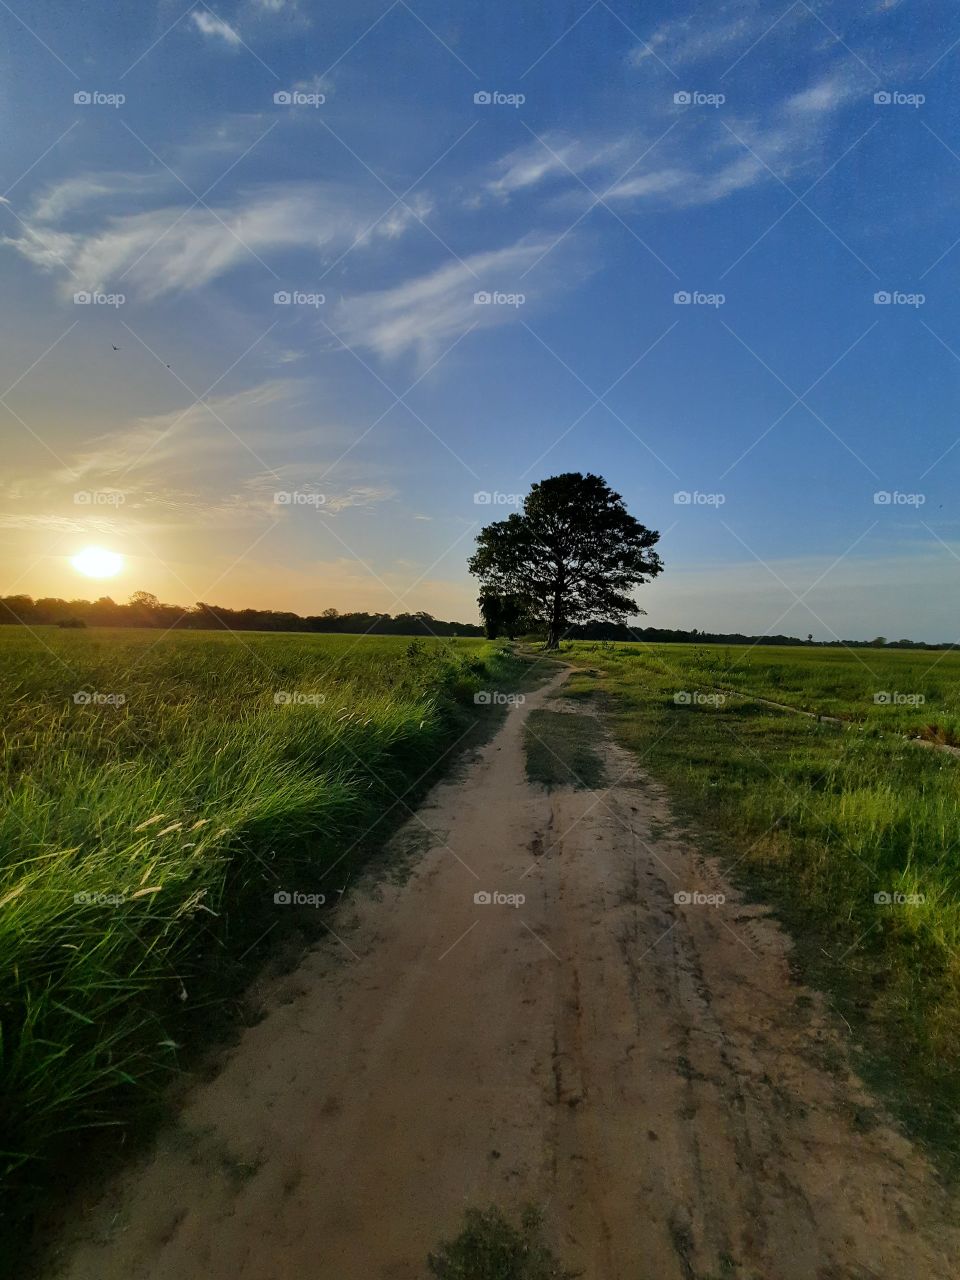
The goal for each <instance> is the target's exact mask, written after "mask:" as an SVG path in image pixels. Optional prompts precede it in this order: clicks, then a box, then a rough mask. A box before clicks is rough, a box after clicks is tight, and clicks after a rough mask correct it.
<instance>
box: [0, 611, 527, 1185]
mask: <svg viewBox="0 0 960 1280" xmlns="http://www.w3.org/2000/svg"><path fill="white" fill-rule="evenodd" d="M519 666H520V664H519V663H518V661H517V660H516V659H514V658H513V657H512V656H511V655H510V654H509V653H507V652H506V651H505V650H503V649H501V648H499V647H497V646H495V645H491V644H487V643H486V642H484V641H482V640H463V641H453V642H450V641H444V642H435V641H432V640H426V641H423V640H415V641H411V640H410V639H408V638H403V637H389V638H382V637H381V638H367V637H355V636H329V635H326V636H324V635H293V634H282V635H275V634H271V635H266V634H260V633H245V634H243V635H240V636H234V635H229V634H225V633H212V632H199V633H197V632H194V633H187V632H174V633H170V634H166V635H164V634H162V633H158V632H157V631H146V630H145V631H132V630H119V629H118V630H111V629H90V630H85V631H62V630H58V629H56V628H37V629H35V630H33V631H28V630H26V629H24V628H14V627H5V628H2V629H0V705H2V713H0V714H2V717H3V719H2V726H3V749H2V769H3V775H2V779H3V781H2V785H3V805H2V814H0V833H2V855H0V859H2V860H0V973H2V978H0V983H2V987H0V993H2V994H0V1009H2V1039H0V1098H2V1102H0V1130H2V1132H3V1134H4V1164H5V1166H6V1172H7V1174H8V1175H9V1174H10V1173H11V1172H13V1171H14V1170H16V1171H17V1181H18V1184H23V1183H27V1184H29V1183H30V1181H31V1179H32V1178H34V1177H39V1178H40V1179H41V1180H42V1177H43V1172H42V1170H43V1157H48V1156H49V1155H50V1154H51V1153H52V1151H53V1150H54V1149H55V1148H56V1145H57V1143H58V1142H59V1141H62V1139H63V1135H64V1134H69V1133H70V1132H73V1131H77V1130H83V1129H86V1128H89V1127H90V1126H98V1125H108V1124H112V1123H116V1121H117V1118H118V1116H120V1115H124V1114H125V1112H123V1110H122V1107H123V1106H129V1104H130V1103H131V1101H132V1102H133V1103H137V1104H138V1105H140V1106H142V1105H143V1104H144V1102H145V1100H146V1099H147V1098H149V1097H150V1096H151V1095H152V1093H153V1092H154V1091H156V1090H157V1089H158V1088H159V1086H160V1085H162V1084H163V1082H164V1081H165V1080H166V1079H167V1078H168V1077H169V1075H170V1072H171V1070H172V1069H174V1068H176V1067H177V1065H178V1064H179V1062H180V1045H179V1043H178V1036H179V1035H181V1031H182V1026H183V1021H184V1019H185V1018H187V1017H189V1016H190V1015H193V1016H194V1018H196V1016H197V1012H198V1011H203V1013H202V1017H203V1019H204V1020H206V1019H209V1018H213V1019H215V1016H216V1010H217V1007H218V1006H219V1005H222V1004H223V1002H224V1001H225V1000H227V999H229V998H230V996H231V995H232V994H234V993H235V991H236V989H237V983H238V982H239V981H240V980H241V979H242V977H243V973H244V970H243V967H242V963H241V962H242V960H243V957H244V955H245V953H248V952H250V951H251V949H253V950H254V954H256V951H255V949H256V944H257V941H258V939H259V938H261V937H262V935H263V934H264V933H265V932H267V931H269V930H271V928H273V927H276V926H277V924H278V922H280V923H283V922H284V921H286V920H288V919H289V918H290V916H291V915H292V914H293V912H291V909H290V907H288V906H286V903H285V901H284V899H283V897H282V896H281V899H280V901H279V902H275V900H274V895H275V894H280V895H284V894H289V893H299V894H303V895H307V897H308V898H310V897H313V898H317V897H319V895H324V896H325V897H326V898H327V899H328V900H329V899H331V898H332V899H333V900H336V892H337V890H338V889H339V888H341V887H342V886H343V884H344V882H345V880H346V879H348V877H349V873H350V871H351V869H352V868H354V867H355V866H356V865H358V863H359V861H360V860H361V859H362V857H363V856H364V855H365V854H367V853H369V851H370V850H371V849H373V848H374V847H375V846H376V843H377V841H378V839H381V840H382V836H383V835H384V834H385V832H386V831H387V830H388V829H389V828H390V826H391V825H393V824H396V823H397V822H399V821H401V820H402V819H403V818H404V817H406V816H407V813H408V809H407V805H408V804H409V803H410V802H412V801H415V800H416V798H417V795H418V792H420V791H422V790H423V787H424V785H425V780H427V779H429V778H430V776H431V775H432V772H433V771H434V769H435V767H436V766H437V765H438V764H439V763H440V762H441V761H442V760H443V758H444V757H445V756H446V755H447V754H448V753H452V751H453V750H454V749H455V748H456V746H457V745H458V743H459V742H460V741H461V740H462V739H463V738H464V735H468V736H469V733H470V731H471V726H474V725H475V724H476V722H477V720H478V718H479V719H481V720H482V719H483V717H484V716H486V717H488V718H489V717H490V716H493V717H496V715H497V712H496V711H495V710H489V711H486V710H485V711H484V712H482V713H477V712H475V711H474V704H473V694H474V691H476V690H479V689H481V688H482V687H484V684H485V683H487V682H489V681H492V680H496V681H498V683H497V684H496V685H494V686H493V687H499V688H503V687H509V685H505V684H504V682H505V681H509V679H510V678H511V676H513V675H515V674H516V673H517V672H518V670H519ZM488 687H489V684H488ZM398 798H399V799H398ZM306 910H310V908H309V907H307V908H306ZM118 1107H120V1108H121V1110H118ZM24 1166H25V1167H24Z"/></svg>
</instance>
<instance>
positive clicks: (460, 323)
mask: <svg viewBox="0 0 960 1280" xmlns="http://www.w3.org/2000/svg"><path fill="white" fill-rule="evenodd" d="M552 244H553V241H552V240H549V239H545V238H543V237H529V238H525V239H523V240H520V241H518V242H517V243H516V244H513V245H510V246H508V247H506V248H503V249H495V250H492V251H489V252H486V253H477V254H473V255H472V256H470V257H468V258H465V259H463V260H462V261H460V262H451V263H448V264H446V265H445V266H442V267H440V268H438V269H437V270H435V271H431V272H429V273H427V274H426V275H422V276H418V277H416V278H415V279H412V280H408V281H406V282H405V283H403V284H401V285H397V286H395V287H394V288H392V289H382V290H378V291H376V292H371V293H364V294H359V295H357V296H356V297H353V298H349V299H347V300H345V301H343V302H342V303H340V304H339V306H338V308H337V312H336V321H335V322H336V328H337V331H338V333H339V334H340V335H341V336H342V338H343V339H344V341H345V342H346V343H347V344H348V345H350V346H359V347H367V348H369V349H370V350H373V351H376V352H377V354H378V355H381V356H385V357H387V358H392V357H395V356H398V355H401V354H402V353H404V352H406V351H410V350H413V351H416V352H417V353H418V355H419V357H420V359H421V361H423V362H428V361H429V360H430V359H432V358H434V357H435V356H436V355H438V354H439V353H440V351H441V350H442V348H443V346H444V345H447V344H449V343H450V342H451V341H453V340H454V339H455V338H457V337H459V336H460V335H462V334H464V333H465V332H466V331H467V330H468V329H470V328H471V327H473V326H478V327H484V328H491V327H493V326H497V325H502V324H510V323H515V322H516V321H517V317H518V315H519V314H521V311H522V307H523V306H525V305H526V300H529V301H531V302H532V301H534V300H535V299H536V300H540V299H541V298H542V297H543V296H544V294H545V292H547V291H553V290H554V289H556V288H557V287H558V286H559V285H560V284H561V283H563V282H565V281H562V280H561V278H560V276H559V273H558V271H557V268H558V267H559V265H560V262H561V259H562V260H563V261H565V262H567V264H568V265H569V254H566V255H564V254H561V253H560V252H559V251H558V252H557V253H555V254H553V255H551V259H550V265H551V267H553V268H554V270H553V271H552V272H551V274H550V276H549V277H546V276H545V274H544V273H540V275H539V276H537V277H536V285H534V283H533V281H532V280H530V279H529V278H527V280H526V281H525V280H524V279H523V278H521V277H522V276H523V273H524V272H526V271H527V270H528V269H531V268H533V267H534V266H535V264H536V263H537V262H538V261H539V260H540V258H542V257H543V256H544V255H545V254H546V253H547V251H548V250H549V249H550V248H551V245H552ZM569 274H570V273H569V272H567V273H565V277H566V280H569ZM535 288H536V293H534V289H535ZM494 291H497V292H499V293H501V294H518V293H520V294H523V295H524V296H525V301H524V302H523V303H521V304H520V305H519V306H514V305H511V304H510V303H497V302H486V303H484V302H476V301H474V298H475V295H476V294H478V293H492V292H494Z"/></svg>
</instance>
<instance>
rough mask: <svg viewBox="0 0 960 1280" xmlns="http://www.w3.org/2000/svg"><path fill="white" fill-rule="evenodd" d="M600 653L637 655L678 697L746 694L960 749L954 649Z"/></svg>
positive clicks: (668, 648) (959, 675) (958, 663)
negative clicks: (669, 683)
mask: <svg viewBox="0 0 960 1280" xmlns="http://www.w3.org/2000/svg"><path fill="white" fill-rule="evenodd" d="M605 648H606V647H605ZM606 651H608V652H616V653H621V654H623V655H635V654H643V655H644V660H645V661H647V662H650V663H653V664H655V665H656V667H657V669H658V670H660V671H661V672H662V673H663V675H664V677H665V678H670V679H673V680H674V681H675V682H676V690H675V691H676V692H681V691H684V692H694V691H696V690H697V689H698V688H699V689H700V690H701V692H708V691H712V690H721V691H726V692H729V693H736V692H741V693H747V694H750V695H751V696H752V697H754V698H767V699H769V700H770V701H771V702H781V703H785V704H786V705H788V706H791V707H796V708H797V710H800V711H809V712H813V713H817V714H820V715H825V716H836V717H838V718H839V719H842V720H849V721H850V722H851V723H858V724H864V725H868V726H871V727H874V726H875V727H877V728H881V729H890V730H896V731H897V732H899V733H906V734H909V735H911V736H916V737H922V738H927V739H929V740H931V741H934V742H946V743H951V744H960V651H953V650H947V649H945V650H940V651H938V652H930V651H929V650H927V651H923V650H909V649H832V648H831V649H822V648H815V647H813V646H811V647H809V648H807V647H803V646H798V647H795V648H786V647H783V646H774V645H766V646H764V645H756V646H749V645H730V646H727V645H693V644H669V645H644V644H630V645H611V646H610V647H609V649H606Z"/></svg>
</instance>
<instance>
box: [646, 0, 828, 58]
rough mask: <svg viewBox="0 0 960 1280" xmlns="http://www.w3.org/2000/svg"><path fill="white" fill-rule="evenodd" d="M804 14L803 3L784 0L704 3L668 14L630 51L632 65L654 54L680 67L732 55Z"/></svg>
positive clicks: (784, 29) (790, 27) (783, 29)
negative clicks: (775, 4)
mask: <svg viewBox="0 0 960 1280" xmlns="http://www.w3.org/2000/svg"><path fill="white" fill-rule="evenodd" d="M805 16H807V17H809V14H807V15H805V14H804V6H803V5H799V4H798V5H794V6H790V5H789V3H788V2H787V0H785V3H784V4H783V6H782V7H780V8H774V9H771V8H770V7H769V6H766V5H759V4H756V3H755V0H736V2H735V3H727V4H721V5H713V6H710V7H707V6H704V7H703V8H701V9H700V10H698V11H696V12H694V13H691V14H688V15H687V16H686V17H683V18H671V19H669V20H668V21H667V22H664V23H661V25H660V26H659V27H657V29H656V30H655V31H654V32H653V33H652V34H651V35H650V36H649V37H647V39H646V40H645V42H644V43H643V44H640V45H637V46H636V48H635V49H634V50H633V51H632V53H631V60H632V61H633V62H634V63H635V64H636V65H638V66H639V65H641V64H644V63H646V61H647V60H648V59H649V58H652V57H653V56H654V54H655V55H656V56H657V57H658V58H660V59H662V60H663V61H664V62H665V63H666V64H667V65H668V66H670V67H676V68H682V67H687V66H693V65H695V64H697V63H701V62H707V61H709V60H710V59H711V58H721V57H722V58H725V59H727V60H729V61H731V62H732V61H733V59H734V58H736V57H739V56H740V55H741V54H744V53H746V52H747V50H748V49H749V48H750V46H751V45H752V44H754V43H755V42H756V41H758V40H760V39H762V38H763V37H764V35H765V34H767V33H769V34H770V35H773V34H774V33H776V34H777V35H778V36H781V37H782V36H783V35H785V34H788V33H789V31H791V30H793V29H795V28H796V25H797V23H798V22H801V21H802V20H803V18H804V17H805Z"/></svg>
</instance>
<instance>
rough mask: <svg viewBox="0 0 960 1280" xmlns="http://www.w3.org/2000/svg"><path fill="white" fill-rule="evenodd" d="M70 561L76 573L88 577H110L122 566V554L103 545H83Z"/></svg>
mask: <svg viewBox="0 0 960 1280" xmlns="http://www.w3.org/2000/svg"><path fill="white" fill-rule="evenodd" d="M70 563H71V564H72V565H73V567H74V568H75V569H76V571H77V573H82V574H84V575H85V576H86V577H88V578H112V577H113V576H114V575H115V574H118V573H119V572H120V570H121V569H122V568H123V556H122V555H120V554H119V553H118V552H116V551H107V550H105V549H104V548H103V547H84V549H83V550H82V551H78V552H77V554H76V555H75V556H72V557H71V559H70Z"/></svg>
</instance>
